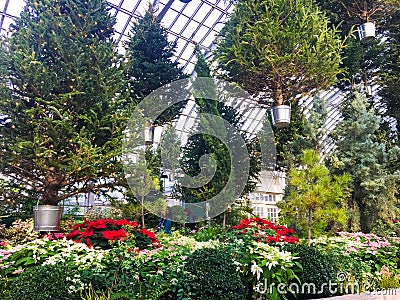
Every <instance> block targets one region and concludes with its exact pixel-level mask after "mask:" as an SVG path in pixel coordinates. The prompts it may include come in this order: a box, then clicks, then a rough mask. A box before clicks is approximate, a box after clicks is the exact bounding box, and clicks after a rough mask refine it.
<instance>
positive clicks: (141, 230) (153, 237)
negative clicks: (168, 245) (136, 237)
mask: <svg viewBox="0 0 400 300" xmlns="http://www.w3.org/2000/svg"><path fill="white" fill-rule="evenodd" d="M139 232H140V233H142V234H144V235H146V236H148V237H149V238H150V239H151V240H152V241H154V240H157V238H156V234H155V233H154V232H152V231H149V230H147V229H146V228H142V229H140V231H139Z"/></svg>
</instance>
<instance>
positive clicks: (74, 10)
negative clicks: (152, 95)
mask: <svg viewBox="0 0 400 300" xmlns="http://www.w3.org/2000/svg"><path fill="white" fill-rule="evenodd" d="M114 23H115V20H114V18H112V17H111V16H110V14H109V13H108V8H107V3H106V1H103V0H88V1H78V0H63V1H49V0H35V1H33V0H28V1H26V5H25V7H24V10H23V11H22V13H21V15H20V17H19V18H17V19H16V21H15V24H14V25H13V26H12V34H11V36H10V37H9V38H5V39H4V40H2V41H1V42H2V43H1V48H0V57H1V58H0V72H1V73H2V74H1V75H2V76H1V78H0V115H1V120H0V130H1V136H2V140H3V142H2V143H1V153H2V154H1V158H0V163H1V173H2V174H3V175H5V176H7V177H8V178H10V180H11V181H13V182H14V183H19V184H20V185H21V187H23V189H22V190H21V192H20V195H19V196H20V197H21V196H28V197H31V198H34V199H37V198H39V200H40V202H41V203H44V204H57V203H59V202H60V201H61V200H63V199H67V198H69V197H71V196H73V195H76V194H79V193H87V192H89V191H90V192H104V194H106V193H107V192H109V191H110V190H113V189H117V188H118V187H120V186H121V185H122V184H123V183H124V180H123V179H122V178H121V177H122V168H121V164H120V162H119V160H118V157H119V156H120V155H121V138H122V130H123V128H124V126H125V124H124V122H125V120H126V118H125V117H124V101H123V99H122V93H121V91H122V90H123V86H124V79H123V76H122V72H121V70H120V69H119V68H118V65H119V62H118V55H117V53H116V52H115V50H114V49H115V44H114V42H113V40H112V35H113V33H114V30H113V25H114Z"/></svg>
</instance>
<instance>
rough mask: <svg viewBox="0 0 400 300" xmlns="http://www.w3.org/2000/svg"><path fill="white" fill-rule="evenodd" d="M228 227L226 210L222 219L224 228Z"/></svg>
mask: <svg viewBox="0 0 400 300" xmlns="http://www.w3.org/2000/svg"><path fill="white" fill-rule="evenodd" d="M225 227H226V212H225V211H224V218H223V219H222V228H224V229H225Z"/></svg>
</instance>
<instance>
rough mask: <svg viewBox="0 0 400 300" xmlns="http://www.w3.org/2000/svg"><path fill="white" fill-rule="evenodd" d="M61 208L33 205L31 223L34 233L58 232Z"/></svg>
mask: <svg viewBox="0 0 400 300" xmlns="http://www.w3.org/2000/svg"><path fill="white" fill-rule="evenodd" d="M63 209H64V208H63V207H62V206H57V205H35V206H34V207H33V223H34V230H35V231H44V232H49V231H60V222H61V215H62V213H63Z"/></svg>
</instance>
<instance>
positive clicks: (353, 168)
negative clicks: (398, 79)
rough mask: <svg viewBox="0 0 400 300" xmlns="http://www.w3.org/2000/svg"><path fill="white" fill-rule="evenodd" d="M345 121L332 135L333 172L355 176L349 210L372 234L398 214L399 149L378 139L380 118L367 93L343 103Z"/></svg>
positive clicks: (365, 229)
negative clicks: (350, 209) (396, 168)
mask: <svg viewBox="0 0 400 300" xmlns="http://www.w3.org/2000/svg"><path fill="white" fill-rule="evenodd" d="M341 111H342V115H343V120H341V121H340V122H339V123H338V124H337V126H336V128H335V129H334V130H333V132H332V134H331V136H332V137H333V140H334V141H335V143H336V146H337V147H336V148H335V150H334V151H333V153H332V155H331V163H332V169H333V171H334V172H335V173H336V174H341V173H343V172H346V173H348V174H349V175H350V176H351V177H352V180H353V181H352V185H351V187H352V197H351V201H349V207H354V208H355V209H356V210H358V211H359V213H360V219H359V220H355V221H356V222H359V223H360V225H361V230H362V231H363V232H370V231H371V230H372V229H373V228H374V226H376V225H377V224H378V223H377V222H378V220H379V219H381V220H382V221H383V222H391V220H393V219H395V218H396V215H397V214H398V205H399V200H398V195H397V190H398V184H399V181H398V178H399V177H398V173H397V172H396V171H395V170H392V167H393V165H395V166H397V165H398V163H399V157H400V156H399V153H400V150H399V147H392V148H390V149H388V148H387V146H386V144H385V143H384V142H382V141H381V140H380V139H379V138H378V135H379V125H380V120H381V118H380V117H379V115H377V113H376V111H375V109H374V108H373V107H372V108H371V107H370V106H369V104H368V102H367V99H366V97H365V95H364V94H361V93H358V92H354V93H352V94H350V95H349V96H348V98H347V99H346V101H344V103H343V105H342V108H341Z"/></svg>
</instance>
